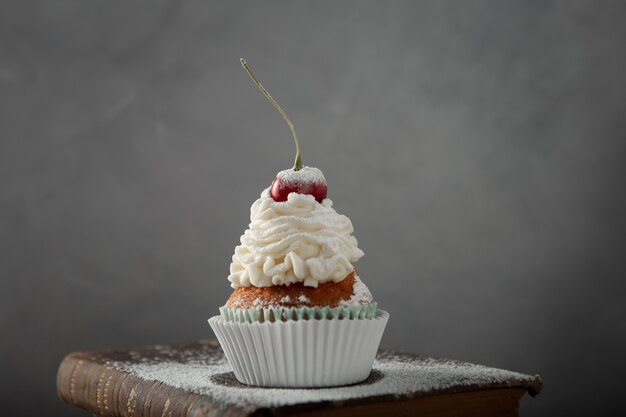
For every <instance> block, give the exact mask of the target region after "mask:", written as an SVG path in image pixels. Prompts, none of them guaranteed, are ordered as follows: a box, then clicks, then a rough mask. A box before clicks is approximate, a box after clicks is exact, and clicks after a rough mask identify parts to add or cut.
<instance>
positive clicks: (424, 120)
mask: <svg viewBox="0 0 626 417" xmlns="http://www.w3.org/2000/svg"><path fill="white" fill-rule="evenodd" d="M625 18H626V3H624V2H620V1H596V2H592V1H588V2H581V1H562V2H559V1H543V2H539V1H529V2H501V1H479V2H477V1H474V2H468V1H430V2H396V1H392V2H374V1H371V2H364V1H360V2H355V1H342V2H336V1H315V2H313V1H310V2H302V1H282V2H240V1H229V2H208V1H203V0H198V1H178V0H177V1H174V0H172V1H165V0H161V1H150V2H139V1H132V2H129V1H117V2H112V1H60V0H55V1H15V2H13V1H4V0H3V1H1V2H0V277H1V288H0V315H1V317H2V319H1V321H0V326H1V327H0V332H1V333H0V334H1V336H0V337H1V342H0V344H1V345H0V346H1V347H0V357H1V358H2V364H1V366H2V371H1V376H2V378H1V380H2V387H1V389H0V395H1V396H2V397H1V403H2V408H3V410H4V411H3V414H7V415H10V414H12V415H16V416H17V415H40V416H48V415H82V414H83V413H82V412H80V411H78V410H74V409H72V408H71V407H69V406H66V405H65V404H63V403H61V402H60V401H59V400H57V398H56V395H55V372H56V367H57V365H58V364H59V362H60V361H61V359H62V358H63V356H64V355H65V354H67V353H69V352H71V351H75V350H84V349H99V348H105V347H126V346H133V345H144V344H149V343H167V342H179V341H191V340H195V339H198V338H205V337H212V333H211V331H210V329H209V328H208V325H207V324H206V318H207V317H209V316H210V315H213V314H215V313H216V312H217V309H218V307H219V306H220V305H222V304H223V303H224V301H225V299H226V298H227V297H228V295H229V293H230V288H229V286H228V282H227V281H226V276H227V273H228V266H229V261H230V257H231V255H232V252H233V248H234V246H235V245H236V244H237V243H238V239H239V236H240V235H241V233H242V232H243V231H244V229H245V228H246V227H247V224H248V220H249V219H248V215H249V207H250V204H251V203H252V202H253V201H254V200H255V199H256V198H257V196H258V195H259V193H260V192H261V190H262V189H263V188H264V187H266V186H268V185H269V184H270V182H271V181H272V179H273V177H274V175H275V173H276V172H277V171H279V170H281V169H284V168H288V167H290V165H291V163H292V160H293V152H294V148H293V144H292V139H291V137H290V134H289V130H288V129H287V127H286V125H285V124H284V123H283V121H282V120H281V118H280V116H279V115H278V114H277V113H276V112H275V111H274V109H273V108H272V107H271V106H270V105H269V103H267V102H266V101H265V99H264V98H263V97H262V96H261V95H260V94H259V92H258V91H257V90H256V89H255V87H254V86H253V85H252V84H251V82H250V80H249V79H248V77H247V75H246V74H245V73H244V71H243V70H242V69H241V68H240V66H239V62H238V58H239V57H240V56H244V57H246V58H247V59H248V61H249V63H250V64H251V66H252V68H253V69H254V70H255V71H256V73H257V75H258V76H259V78H260V79H261V80H262V81H263V83H264V84H265V85H266V86H267V87H268V88H269V90H270V91H271V93H272V94H273V95H274V97H276V98H277V99H278V101H279V102H280V103H281V104H282V106H283V107H284V108H285V109H286V111H287V113H288V114H289V115H290V116H291V118H292V120H293V121H294V123H295V126H296V129H297V131H298V133H299V136H300V138H301V142H302V148H303V149H302V150H303V157H304V161H305V163H307V164H309V165H313V166H317V167H319V168H321V169H322V170H323V171H324V173H325V175H326V178H327V179H328V181H329V197H330V198H332V199H333V200H334V201H335V208H336V209H337V211H339V212H340V213H344V214H346V215H348V216H349V217H350V218H351V219H352V221H353V224H354V226H355V230H356V237H357V238H358V239H359V242H360V246H361V247H362V248H363V249H364V251H365V253H366V255H365V257H364V258H363V259H362V261H360V262H359V264H358V268H359V272H360V274H361V276H362V278H363V279H364V280H365V282H366V283H367V284H368V285H369V287H370V289H371V290H372V292H373V293H374V295H375V296H376V298H377V300H378V302H379V303H380V305H381V306H382V307H384V308H385V309H387V310H389V311H390V313H391V316H392V319H391V321H390V323H389V326H388V329H387V331H386V334H385V336H384V340H383V345H384V346H387V347H394V348H400V349H404V350H409V351H414V352H418V353H422V354H427V355H434V356H440V357H451V358H456V359H461V360H467V361H472V362H479V363H483V364H487V365H492V366H497V367H503V368H507V369H512V370H517V371H521V372H526V373H540V374H541V375H542V376H543V377H544V379H545V384H546V387H545V391H544V393H543V394H542V395H541V396H539V397H538V398H536V399H530V398H526V399H525V400H524V401H523V402H522V414H523V415H526V416H548V415H567V414H569V415H590V414H594V415H602V414H606V413H608V412H609V411H610V410H611V409H612V407H613V406H614V405H615V404H616V403H617V402H618V397H619V396H621V395H622V394H623V387H622V386H621V382H622V381H621V380H622V378H623V376H622V375H623V372H625V371H626V370H625V369H624V368H625V367H624V360H623V356H622V352H623V351H624V350H625V349H626V346H625V341H624V338H625V335H626V327H625V325H624V318H625V316H626V315H625V307H624V304H625V303H624V301H625V300H624V298H625V297H624V293H625V288H624V287H625V285H624V283H623V280H624V277H625V276H626V262H625V252H626V233H625V231H626V230H625V229H626V228H625V220H624V214H625V212H626V196H625V195H624V176H625V172H624V171H625V169H624V163H625V162H626V146H625V139H626V134H625V131H626V129H625V128H626V117H625V113H626V99H625V96H626V86H625V82H626V76H625V74H626V54H625V53H624V45H625V41H626V25H624V19H625ZM7 407H8V409H7Z"/></svg>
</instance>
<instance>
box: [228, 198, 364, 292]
mask: <svg viewBox="0 0 626 417" xmlns="http://www.w3.org/2000/svg"><path fill="white" fill-rule="evenodd" d="M332 205H333V202H332V200H330V199H328V198H326V199H324V200H323V201H322V202H321V203H318V202H317V201H315V198H314V197H313V196H312V195H308V194H298V193H291V194H289V196H288V198H287V201H285V202H276V201H274V200H273V199H272V198H271V197H270V195H269V189H266V190H264V191H263V192H262V193H261V197H260V198H259V199H257V200H256V201H255V202H254V203H253V204H252V207H251V208H250V225H249V227H248V229H247V230H246V231H245V232H244V234H243V235H242V236H241V239H240V241H241V244H240V245H238V246H237V247H236V248H235V253H234V255H233V258H232V262H231V264H230V275H229V276H228V280H229V281H230V282H231V287H233V288H237V287H242V286H244V287H247V286H250V285H254V286H256V287H268V286H271V285H289V284H292V283H296V282H302V283H303V284H304V285H305V286H310V287H317V285H318V284H320V283H324V282H328V281H334V282H339V281H341V280H342V279H344V278H345V277H346V275H348V274H349V273H350V272H352V271H353V269H354V267H353V266H352V263H353V262H356V261H357V260H359V259H360V258H361V257H362V256H363V251H362V250H361V249H359V248H358V242H357V240H356V238H355V237H354V236H352V232H353V231H354V229H353V227H352V222H351V221H350V219H349V218H348V217H346V216H344V215H341V214H338V213H337V212H336V211H335V210H334V209H333V207H332Z"/></svg>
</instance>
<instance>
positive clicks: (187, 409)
mask: <svg viewBox="0 0 626 417" xmlns="http://www.w3.org/2000/svg"><path fill="white" fill-rule="evenodd" d="M57 392H58V395H59V397H60V398H61V399H62V400H63V401H65V402H67V403H69V404H72V405H74V406H76V407H80V408H83V409H85V410H87V411H90V412H92V413H94V414H96V415H98V416H123V417H177V416H181V417H182V416H185V417H187V416H188V417H192V416H193V417H201V416H203V415H209V414H211V415H214V413H215V411H216V410H215V407H214V405H213V404H212V403H210V402H209V401H208V400H206V399H205V398H203V397H202V396H200V395H197V394H194V393H189V392H187V391H184V390H181V389H178V388H174V387H170V386H168V385H165V384H162V383H160V382H156V381H146V380H144V379H141V378H139V377H137V376H135V375H132V374H129V373H126V372H123V371H120V370H117V369H115V368H113V367H111V366H108V365H107V364H106V363H101V362H98V361H97V360H94V358H89V357H87V356H84V355H81V354H70V355H68V356H67V357H66V358H65V359H64V360H63V362H62V363H61V365H60V367H59V371H58V373H57Z"/></svg>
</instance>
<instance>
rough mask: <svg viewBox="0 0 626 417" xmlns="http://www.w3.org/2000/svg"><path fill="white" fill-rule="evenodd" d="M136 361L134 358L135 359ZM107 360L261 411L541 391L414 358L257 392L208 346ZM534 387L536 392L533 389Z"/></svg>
mask: <svg viewBox="0 0 626 417" xmlns="http://www.w3.org/2000/svg"><path fill="white" fill-rule="evenodd" d="M131 358H132V355H131ZM137 359H138V358H135V362H131V361H128V362H123V361H117V362H108V365H109V366H111V367H114V368H116V369H119V370H123V371H126V372H129V373H132V374H134V375H136V376H138V377H140V378H143V379H145V380H151V381H158V382H161V383H163V384H167V385H169V386H173V387H176V388H181V389H184V390H188V391H191V392H193V393H196V394H200V395H204V396H207V397H209V398H212V399H213V401H216V402H219V403H222V404H226V405H233V406H239V407H248V408H258V407H275V406H285V405H293V404H299V403H307V402H321V401H346V400H351V399H358V398H365V397H376V396H385V395H393V396H395V397H415V396H420V395H423V394H425V393H431V392H433V391H441V390H448V389H454V390H458V391H464V390H469V389H480V388H481V387H491V388H495V387H508V386H518V387H526V388H528V389H529V390H530V391H531V394H533V389H534V388H535V392H537V391H538V390H540V389H541V380H540V379H539V377H537V376H535V377H533V376H530V375H524V374H520V373H517V372H511V371H506V370H502V369H496V368H489V367H485V366H481V365H474V364H470V363H463V362H458V361H451V360H445V359H432V358H426V357H421V356H414V355H410V354H402V353H394V352H384V351H383V352H381V353H379V355H378V357H377V359H376V361H375V363H374V371H373V375H377V377H375V378H373V377H370V379H369V381H366V382H365V383H362V384H357V385H352V386H346V387H337V388H324V389H278V388H256V387H249V386H244V385H240V384H237V383H234V384H229V383H224V380H225V379H226V380H230V381H233V378H234V377H233V378H231V376H232V374H231V368H230V366H229V365H228V363H227V362H226V359H225V358H224V356H223V353H222V351H221V350H219V349H218V348H216V347H214V346H209V345H204V346H201V347H200V348H195V349H194V350H193V351H175V352H160V353H159V354H158V356H157V355H155V357H154V359H148V358H146V357H145V356H142V360H141V361H140V362H138V363H137V362H136V361H137ZM533 387H534V388H533Z"/></svg>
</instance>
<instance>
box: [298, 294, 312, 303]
mask: <svg viewBox="0 0 626 417" xmlns="http://www.w3.org/2000/svg"><path fill="white" fill-rule="evenodd" d="M298 301H299V302H300V303H302V304H309V303H310V302H311V300H309V298H308V297H307V296H306V295H304V294H300V296H299V297H298Z"/></svg>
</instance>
